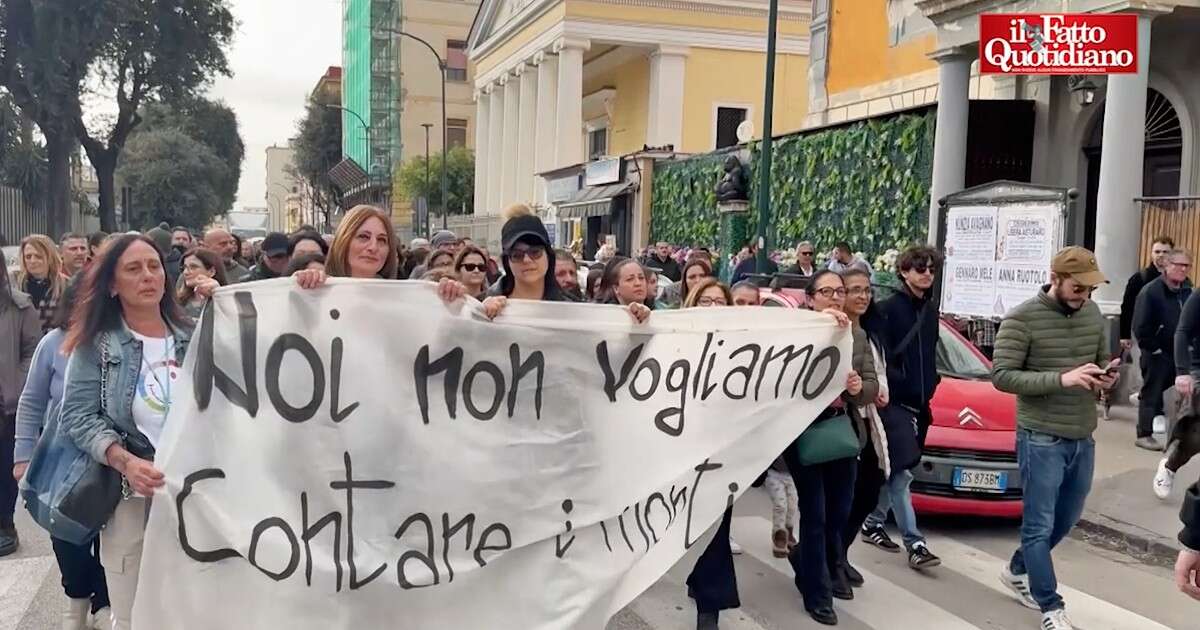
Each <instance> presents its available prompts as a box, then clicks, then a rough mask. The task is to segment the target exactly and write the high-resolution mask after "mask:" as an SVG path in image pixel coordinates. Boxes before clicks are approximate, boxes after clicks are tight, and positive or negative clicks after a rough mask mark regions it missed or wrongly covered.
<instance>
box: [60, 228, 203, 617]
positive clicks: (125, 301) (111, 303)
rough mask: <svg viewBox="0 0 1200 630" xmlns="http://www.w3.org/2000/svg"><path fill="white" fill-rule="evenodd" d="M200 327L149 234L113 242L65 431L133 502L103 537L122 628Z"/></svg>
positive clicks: (82, 295)
mask: <svg viewBox="0 0 1200 630" xmlns="http://www.w3.org/2000/svg"><path fill="white" fill-rule="evenodd" d="M190 327H191V324H190V323H189V320H188V319H187V317H186V316H185V315H184V314H183V313H182V312H181V311H180V310H179V307H178V305H176V304H175V300H174V298H173V296H172V295H171V292H170V288H169V287H168V286H167V276H166V273H165V271H164V267H163V259H162V254H160V253H159V250H158V248H157V247H155V245H154V242H153V241H151V240H150V239H149V238H147V237H145V236H142V235H140V234H126V235H123V236H119V237H117V238H116V239H114V240H112V241H111V242H110V243H109V244H108V245H107V246H106V247H105V249H104V251H103V252H102V253H101V255H100V258H99V259H98V260H97V261H96V262H95V263H93V265H92V269H91V272H90V273H89V274H88V276H87V278H86V279H85V280H84V284H83V286H82V287H81V288H80V291H79V296H78V303H77V304H76V306H75V312H74V317H73V318H72V324H71V328H70V330H69V331H68V332H67V336H66V339H65V340H64V341H63V351H64V352H70V353H71V358H70V361H69V362H68V366H67V374H68V378H67V384H66V389H65V391H64V392H63V402H62V412H61V418H60V422H61V425H62V429H63V430H64V431H65V432H66V433H67V435H68V436H70V438H71V440H72V441H74V442H75V444H76V445H77V446H78V447H79V448H80V449H81V450H83V451H85V452H87V453H89V454H90V455H91V456H92V457H93V458H95V459H96V460H97V461H99V462H100V463H102V464H104V465H107V466H111V467H112V468H114V469H116V470H117V471H118V472H119V473H121V475H122V477H123V478H124V481H125V485H126V486H127V487H128V491H127V492H126V498H125V499H124V500H122V501H121V502H120V503H119V504H118V505H117V508H116V510H115V511H114V513H113V514H111V515H99V516H101V517H104V516H107V518H108V520H107V525H105V527H104V529H103V530H102V531H101V533H100V564H101V565H103V567H104V574H105V579H106V581H107V583H108V592H109V598H110V600H111V608H112V627H114V628H117V629H118V630H128V629H129V627H130V618H131V616H132V612H133V599H134V595H135V594H136V593H137V583H138V569H139V566H140V564H141V557H142V538H143V534H144V532H145V528H146V516H147V513H148V510H149V507H150V502H149V497H151V496H152V495H153V494H154V492H155V490H156V489H158V488H160V487H162V486H163V483H164V482H163V475H162V473H161V472H159V471H158V470H157V469H155V468H154V451H155V448H156V447H157V445H158V442H159V437H160V436H161V435H162V431H163V428H164V423H165V421H166V419H167V415H168V412H169V410H170V406H171V386H172V384H173V382H174V381H175V380H176V379H177V378H178V376H179V370H180V368H181V366H182V365H183V357H184V355H185V354H186V353H187V346H188V341H189V340H190V337H191V330H190Z"/></svg>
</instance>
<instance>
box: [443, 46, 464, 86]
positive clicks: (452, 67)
mask: <svg viewBox="0 0 1200 630" xmlns="http://www.w3.org/2000/svg"><path fill="white" fill-rule="evenodd" d="M446 80H447V81H466V80H467V42H464V41H461V40H455V39H452V40H450V41H447V42H446Z"/></svg>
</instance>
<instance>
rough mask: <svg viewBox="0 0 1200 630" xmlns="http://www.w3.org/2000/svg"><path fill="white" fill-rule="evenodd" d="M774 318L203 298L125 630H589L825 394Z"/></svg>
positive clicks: (283, 286)
mask: <svg viewBox="0 0 1200 630" xmlns="http://www.w3.org/2000/svg"><path fill="white" fill-rule="evenodd" d="M849 349H850V348H849V335H848V334H846V332H845V331H843V330H839V329H837V328H836V327H835V325H834V324H833V320H832V318H830V317H827V316H823V315H817V314H812V313H807V312H800V311H786V310H784V309H753V310H749V309H693V310H689V311H676V312H664V313H655V314H653V315H652V316H651V318H650V322H649V323H648V324H646V325H642V326H636V325H634V324H633V323H632V322H631V320H630V318H629V316H628V314H627V313H625V312H624V311H622V310H620V309H617V308H600V307H595V306H587V305H577V304H542V303H522V302H512V303H510V304H509V306H508V309H507V312H506V313H505V315H504V316H503V317H502V318H500V319H499V320H497V321H495V322H489V321H486V320H485V319H484V318H483V317H482V315H481V309H480V306H479V304H478V303H477V302H474V301H472V302H470V303H469V304H467V305H465V306H462V307H447V306H446V305H444V304H443V303H442V302H441V301H440V300H439V299H438V298H437V296H436V295H435V292H434V291H433V289H432V288H431V285H428V284H423V283H392V282H357V281H338V280H335V281H332V282H331V286H329V287H326V288H323V289H319V290H315V291H301V290H297V289H295V288H294V285H293V284H292V283H291V282H290V281H289V280H280V281H275V282H267V283H260V284H256V285H253V288H250V287H232V288H227V289H222V290H221V291H219V292H218V294H217V296H216V297H215V298H214V300H213V302H212V304H211V305H210V307H209V308H208V310H207V311H206V312H205V315H204V317H203V318H202V321H201V323H200V324H199V325H198V326H197V329H196V331H195V334H194V336H193V342H192V346H191V348H190V350H189V354H188V358H187V361H186V362H185V374H186V376H185V377H184V378H183V379H182V380H183V382H182V383H181V384H180V387H179V389H178V390H177V391H176V393H175V396H176V398H175V406H174V408H173V409H172V411H171V416H170V418H169V419H168V423H167V425H168V426H167V429H166V433H165V435H164V439H163V442H164V443H163V446H162V448H161V449H160V450H159V453H158V457H157V464H158V465H159V466H160V467H161V468H162V469H163V471H164V472H165V473H166V475H167V485H166V488H165V489H164V490H162V491H160V492H159V494H158V495H157V496H156V497H155V500H154V502H153V508H152V510H151V514H150V521H149V525H148V529H147V533H146V543H145V549H144V554H143V561H142V574H141V579H140V587H139V592H138V596H137V601H136V610H135V620H134V621H135V627H137V628H139V629H140V628H172V629H175V630H191V629H193V628H195V629H199V628H214V627H220V628H225V629H239V628H247V629H249V628H285V627H286V628H298V629H306V628H313V629H316V628H321V629H325V628H382V627H394V626H395V624H396V623H397V622H398V620H403V626H404V627H406V628H499V629H510V628H511V629H521V630H562V629H568V628H570V629H585V630H599V629H601V628H603V627H604V625H605V623H606V622H607V620H608V619H609V617H611V615H613V614H614V613H615V612H616V611H618V610H619V609H620V608H621V607H623V606H624V605H625V604H627V603H628V602H629V601H631V600H632V599H633V598H635V597H636V596H637V595H638V594H639V593H641V592H642V591H644V590H645V589H646V588H648V587H649V586H650V585H652V584H653V583H654V582H655V581H656V580H657V579H658V578H659V577H661V576H662V574H663V573H665V572H666V571H667V570H668V569H669V568H670V567H671V566H672V565H673V564H674V563H675V562H676V561H677V560H678V559H679V558H680V557H681V556H682V555H683V554H684V553H685V552H686V551H687V549H688V548H689V547H691V546H692V545H694V544H696V542H697V541H698V540H700V539H701V537H702V536H703V534H704V532H705V531H706V530H708V528H709V526H710V525H712V524H713V523H714V522H715V521H716V520H717V519H718V518H719V517H720V515H721V513H722V511H724V509H725V507H726V506H727V505H728V504H729V502H731V501H733V500H734V499H735V498H736V497H737V496H738V495H739V494H741V492H743V491H744V490H745V489H746V488H747V486H748V485H749V483H750V482H751V481H752V480H753V479H754V478H755V477H756V476H758V474H759V473H760V472H761V471H762V470H764V469H765V468H766V467H767V465H768V464H770V462H771V461H772V460H773V459H774V458H775V457H776V456H777V455H778V454H779V453H780V451H782V450H783V449H784V448H785V447H787V445H788V444H790V443H791V442H792V440H793V439H794V438H795V437H796V436H797V435H799V434H800V432H802V431H803V430H804V428H805V427H806V426H807V425H808V424H809V423H810V422H811V420H812V418H813V417H815V416H816V414H817V413H819V412H820V410H821V409H823V408H824V407H825V406H826V405H828V404H829V403H830V402H831V401H832V400H833V399H834V398H836V397H837V396H838V394H839V393H840V392H841V390H842V385H843V384H844V382H845V375H846V373H847V372H848V370H849V369H850V368H849V365H848V357H849Z"/></svg>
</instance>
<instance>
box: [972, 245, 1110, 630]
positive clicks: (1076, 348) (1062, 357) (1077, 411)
mask: <svg viewBox="0 0 1200 630" xmlns="http://www.w3.org/2000/svg"><path fill="white" fill-rule="evenodd" d="M1106 282H1108V280H1107V279H1105V277H1104V274H1102V273H1100V268H1099V266H1098V265H1097V264H1096V257H1095V255H1094V254H1092V252H1090V251H1088V250H1086V249H1084V248H1082V247H1068V248H1066V249H1063V250H1062V251H1060V252H1058V254H1057V255H1055V257H1054V260H1053V261H1052V262H1051V265H1050V284H1049V286H1046V287H1043V289H1042V290H1041V291H1039V292H1038V294H1037V295H1035V296H1034V297H1032V298H1030V299H1029V300H1027V301H1026V302H1024V303H1023V304H1021V305H1020V306H1017V307H1016V308H1014V309H1013V310H1012V311H1010V312H1009V313H1008V315H1006V316H1005V318H1004V321H1003V322H1002V323H1001V324H1000V330H999V332H997V333H996V357H995V360H994V362H993V368H992V383H993V384H994V385H995V386H996V388H997V389H999V390H1000V391H1005V392H1010V393H1013V394H1016V395H1017V461H1018V462H1019V464H1020V467H1021V481H1022V484H1023V486H1024V513H1023V521H1022V522H1021V546H1020V548H1018V549H1017V551H1016V552H1015V553H1014V554H1013V557H1012V561H1011V562H1009V565H1008V566H1006V567H1005V568H1004V570H1003V572H1002V573H1001V580H1002V581H1003V582H1004V584H1005V585H1006V586H1008V587H1009V588H1010V589H1011V590H1012V591H1013V592H1014V593H1015V594H1016V595H1017V598H1018V600H1019V601H1020V602H1021V603H1022V604H1024V605H1025V606H1027V607H1029V608H1033V609H1036V610H1040V611H1041V612H1042V625H1041V626H1040V627H1041V628H1042V630H1071V629H1072V628H1073V627H1074V626H1072V625H1071V622H1070V620H1069V619H1068V618H1067V616H1066V611H1065V606H1064V603H1063V598H1062V597H1061V596H1060V595H1059V594H1058V582H1057V580H1056V579H1055V577H1054V563H1053V561H1052V560H1051V558H1050V552H1051V550H1053V549H1054V547H1055V546H1056V545H1058V543H1059V542H1061V541H1062V539H1063V538H1065V537H1066V536H1067V534H1068V533H1070V531H1071V529H1072V528H1073V527H1074V526H1075V523H1076V522H1077V521H1078V520H1079V517H1080V515H1081V514H1082V513H1083V505H1084V501H1085V500H1086V499H1087V495H1088V491H1089V490H1091V487H1092V469H1093V466H1094V464H1095V449H1096V443H1095V441H1094V440H1092V432H1093V431H1095V430H1096V394H1095V393H1096V391H1098V390H1101V389H1109V388H1111V387H1112V386H1113V384H1114V383H1116V380H1117V372H1116V366H1117V363H1118V360H1115V359H1114V360H1112V361H1109V351H1108V344H1107V342H1106V339H1105V323H1104V318H1103V316H1101V314H1100V309H1099V307H1097V306H1096V304H1095V303H1094V302H1092V301H1091V300H1090V299H1089V298H1090V296H1091V294H1092V291H1093V290H1094V289H1095V288H1096V286H1097V285H1100V284H1104V283H1106ZM1102 366H1103V367H1102Z"/></svg>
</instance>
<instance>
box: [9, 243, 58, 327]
mask: <svg viewBox="0 0 1200 630" xmlns="http://www.w3.org/2000/svg"><path fill="white" fill-rule="evenodd" d="M13 287H14V288H15V289H16V290H18V291H21V292H22V293H25V294H26V295H28V296H29V299H30V300H31V301H32V302H33V306H34V308H36V309H37V311H38V319H39V321H40V322H41V325H42V334H43V335H44V334H46V333H48V332H50V330H51V329H53V328H54V312H55V310H57V308H58V301H59V299H60V298H62V294H63V289H65V288H66V287H67V278H66V276H64V275H63V273H62V259H61V258H59V256H58V248H57V247H55V246H54V241H51V240H50V237H48V236H45V235H43V234H30V235H29V236H26V237H25V238H23V239H21V268H20V270H19V271H17V274H16V277H15V278H14V279H13Z"/></svg>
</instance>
